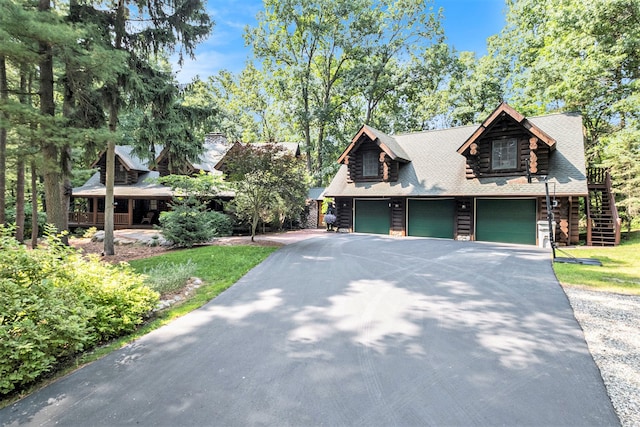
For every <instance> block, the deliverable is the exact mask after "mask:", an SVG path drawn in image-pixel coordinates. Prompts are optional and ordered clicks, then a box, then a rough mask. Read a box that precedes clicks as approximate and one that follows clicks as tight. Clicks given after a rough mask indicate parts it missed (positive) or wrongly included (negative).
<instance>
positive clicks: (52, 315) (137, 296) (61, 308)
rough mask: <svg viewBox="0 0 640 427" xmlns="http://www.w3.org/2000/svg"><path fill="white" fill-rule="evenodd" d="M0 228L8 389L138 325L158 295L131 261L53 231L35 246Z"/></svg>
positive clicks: (1, 355)
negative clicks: (107, 258)
mask: <svg viewBox="0 0 640 427" xmlns="http://www.w3.org/2000/svg"><path fill="white" fill-rule="evenodd" d="M11 233H12V230H11V229H10V228H5V227H2V226H0V393H2V394H6V393H9V392H11V391H12V390H14V389H15V388H18V387H21V386H23V385H25V384H28V383H30V382H32V381H34V380H35V379H37V378H38V377H40V376H41V375H42V374H43V373H45V372H48V371H49V370H51V369H52V368H53V367H54V366H55V365H56V363H57V362H58V361H60V360H61V359H64V358H66V357H69V356H72V355H73V354H75V353H76V352H78V351H81V350H85V349H87V348H91V347H92V346H93V345H95V344H97V343H99V342H102V341H105V340H107V339H110V338H113V337H116V336H119V335H121V334H123V333H126V332H130V331H132V330H133V329H134V328H135V327H136V326H137V325H139V324H140V323H141V322H142V321H143V320H144V319H145V317H146V316H147V315H148V314H149V313H150V312H151V310H152V309H153V307H154V306H155V304H156V303H157V300H158V294H157V293H156V292H154V291H153V290H151V289H149V288H148V287H146V286H145V285H144V284H143V279H144V278H143V276H141V275H139V274H135V273H134V272H133V271H132V270H131V269H130V267H128V266H127V265H119V266H113V265H111V264H106V263H101V262H100V261H99V259H98V258H97V257H93V258H89V259H86V258H84V257H82V256H81V254H80V253H78V252H77V251H75V250H74V249H72V248H69V247H67V246H65V245H63V244H62V242H61V236H59V235H54V234H53V233H52V229H48V231H47V238H46V248H44V249H34V250H27V249H26V248H25V246H22V245H20V244H19V243H18V242H17V241H15V239H13V237H11Z"/></svg>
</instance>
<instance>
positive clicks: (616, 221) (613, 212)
mask: <svg viewBox="0 0 640 427" xmlns="http://www.w3.org/2000/svg"><path fill="white" fill-rule="evenodd" d="M605 184H606V185H607V193H608V197H609V200H610V201H611V203H610V205H611V216H612V219H613V224H614V227H615V242H616V243H615V244H616V246H617V245H619V244H620V231H621V229H622V220H621V219H620V216H619V215H618V208H617V207H616V199H615V196H614V194H613V190H612V188H613V186H612V184H611V174H610V173H609V171H608V170H607V171H606V173H605Z"/></svg>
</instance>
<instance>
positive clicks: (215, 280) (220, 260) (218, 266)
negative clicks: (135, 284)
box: [0, 246, 278, 409]
mask: <svg viewBox="0 0 640 427" xmlns="http://www.w3.org/2000/svg"><path fill="white" fill-rule="evenodd" d="M277 249H278V247H274V246H269V247H264V246H204V247H200V248H192V249H184V250H180V251H173V252H168V253H166V254H162V255H158V256H155V257H151V258H145V259H139V260H132V261H130V263H129V264H130V265H131V267H132V268H133V269H134V270H135V271H136V272H138V273H144V271H145V270H147V271H150V270H154V269H162V268H164V266H166V265H184V264H189V265H191V264H195V270H194V272H193V275H195V276H197V277H199V278H201V279H202V280H203V282H204V283H203V285H202V286H201V287H200V288H198V290H197V292H196V293H195V294H194V295H193V296H192V297H191V298H189V299H188V300H185V301H184V302H183V303H181V304H178V305H175V306H172V307H170V308H168V309H166V310H163V311H162V312H159V313H158V314H157V315H156V316H155V317H153V318H152V319H150V321H149V322H147V323H145V324H144V325H142V326H141V327H140V328H139V329H138V330H136V331H135V332H133V333H131V334H129V335H126V336H123V337H120V338H118V339H116V340H114V341H112V342H110V343H108V344H106V345H104V346H101V347H97V348H95V349H93V350H91V351H88V352H85V353H82V354H80V355H79V356H78V357H77V358H76V359H74V360H70V361H68V363H66V364H65V365H64V366H59V367H58V369H57V370H56V371H55V372H53V373H52V374H51V375H50V376H49V377H48V378H45V379H44V380H42V381H40V382H38V383H37V384H34V385H33V386H31V387H30V388H27V389H23V390H21V391H20V392H19V393H16V394H13V395H8V396H4V397H2V399H1V400H0V409H2V408H4V407H6V406H8V405H10V404H12V403H13V402H15V401H16V400H18V399H21V398H22V397H24V396H27V395H29V394H31V393H33V392H34V391H36V390H37V389H39V388H42V387H44V386H45V385H47V384H48V383H50V382H52V381H54V380H55V379H57V378H60V377H62V376H64V375H66V374H68V373H70V372H72V371H74V370H76V369H78V368H79V367H81V366H82V365H85V364H87V363H90V362H93V361H95V360H97V359H99V358H101V357H103V356H105V355H107V354H109V353H111V352H112V351H114V350H116V349H118V348H121V347H123V346H124V345H126V344H128V343H130V342H131V341H133V340H135V339H138V338H140V337H142V336H144V335H146V334H148V333H149V332H151V331H153V330H155V329H158V328H159V327H161V326H163V325H165V324H167V323H169V322H171V321H172V320H173V319H175V318H177V317H180V316H183V315H185V314H187V313H189V312H190V311H193V310H195V309H196V308H198V307H201V306H202V305H204V304H206V303H207V302H209V301H210V300H211V299H213V298H215V297H216V296H218V295H219V294H220V293H222V292H223V291H224V290H226V289H228V288H229V287H230V286H231V285H233V284H234V283H235V282H237V281H238V280H239V279H240V278H241V277H242V276H244V275H245V274H246V273H247V272H248V271H249V270H251V269H252V268H253V267H255V266H256V265H258V264H260V263H261V262H262V261H264V259H265V258H267V257H268V256H269V255H270V254H271V253H272V252H274V251H276V250H277Z"/></svg>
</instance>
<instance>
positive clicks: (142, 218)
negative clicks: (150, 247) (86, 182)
mask: <svg viewBox="0 0 640 427" xmlns="http://www.w3.org/2000/svg"><path fill="white" fill-rule="evenodd" d="M170 200H171V197H162V198H153V199H150V198H140V197H116V198H115V201H114V205H115V206H114V214H113V223H114V228H116V229H123V228H153V225H154V224H157V223H158V217H159V216H160V212H163V211H167V210H169V202H170ZM104 211H105V205H104V196H91V197H79V196H76V195H74V196H73V197H72V198H71V205H70V207H69V227H71V228H76V227H82V228H88V227H96V228H104Z"/></svg>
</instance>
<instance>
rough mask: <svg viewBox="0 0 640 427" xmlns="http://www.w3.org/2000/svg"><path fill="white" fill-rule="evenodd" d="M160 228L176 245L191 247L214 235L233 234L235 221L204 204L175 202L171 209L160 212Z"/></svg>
mask: <svg viewBox="0 0 640 427" xmlns="http://www.w3.org/2000/svg"><path fill="white" fill-rule="evenodd" d="M160 229H161V230H162V235H163V236H164V238H165V239H167V240H170V241H171V242H172V243H173V244H174V245H176V246H180V247H188V248H190V247H192V246H193V245H196V244H198V243H205V242H208V241H210V240H211V239H213V238H214V237H220V236H229V235H231V232H232V230H233V222H232V220H231V218H229V216H227V215H225V214H223V213H220V212H216V211H209V210H206V208H205V207H204V206H203V205H201V206H190V205H188V204H174V206H173V209H172V210H171V211H168V212H161V213H160Z"/></svg>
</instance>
